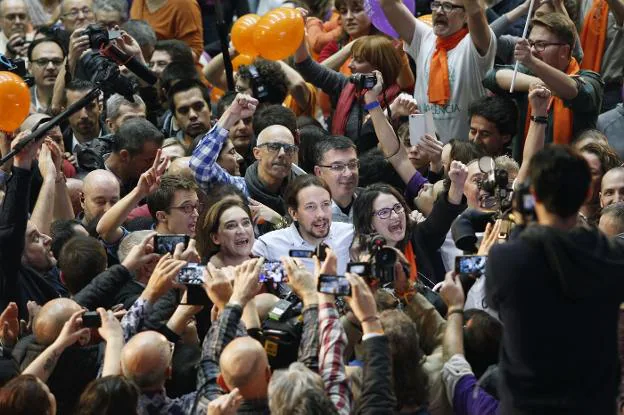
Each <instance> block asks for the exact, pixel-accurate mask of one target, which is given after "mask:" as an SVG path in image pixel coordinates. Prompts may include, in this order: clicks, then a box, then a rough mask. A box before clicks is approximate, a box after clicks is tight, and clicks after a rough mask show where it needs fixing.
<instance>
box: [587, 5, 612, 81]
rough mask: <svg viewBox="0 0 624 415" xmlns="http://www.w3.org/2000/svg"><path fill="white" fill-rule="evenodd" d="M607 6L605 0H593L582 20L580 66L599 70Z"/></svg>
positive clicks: (605, 28)
mask: <svg viewBox="0 0 624 415" xmlns="http://www.w3.org/2000/svg"><path fill="white" fill-rule="evenodd" d="M608 21H609V6H608V5H607V2H606V0H594V2H593V3H592V6H591V8H590V9H589V12H587V15H586V16H585V21H584V22H583V30H582V31H581V46H583V54H584V55H583V62H582V63H581V68H583V69H588V70H590V71H594V72H600V67H601V65H602V56H603V55H604V49H605V42H606V40H607V25H608Z"/></svg>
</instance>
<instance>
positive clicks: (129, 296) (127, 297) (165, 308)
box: [113, 280, 201, 338]
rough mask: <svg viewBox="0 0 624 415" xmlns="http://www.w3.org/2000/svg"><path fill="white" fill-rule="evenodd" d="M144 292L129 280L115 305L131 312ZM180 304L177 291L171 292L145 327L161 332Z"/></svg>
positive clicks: (149, 317) (121, 290) (157, 305)
mask: <svg viewBox="0 0 624 415" xmlns="http://www.w3.org/2000/svg"><path fill="white" fill-rule="evenodd" d="M142 292H143V287H142V286H141V285H140V284H139V283H137V282H136V281H134V280H128V281H127V282H126V283H125V284H124V285H123V286H122V287H121V288H120V289H119V291H118V292H117V294H116V296H115V298H114V301H113V303H114V304H123V305H124V308H125V309H126V310H130V307H132V304H134V302H135V301H136V299H137V298H139V296H140V295H141V293H142ZM178 303H179V299H178V294H177V292H176V291H175V290H170V291H169V292H167V293H166V294H165V295H163V296H162V297H160V298H159V299H158V300H157V301H156V303H155V304H154V307H153V308H152V312H151V313H150V314H149V315H148V316H147V318H146V319H145V323H144V325H145V327H146V328H147V329H148V330H159V329H160V327H161V326H162V325H163V322H164V323H166V322H167V321H168V320H169V318H170V317H171V316H172V315H173V312H174V311H175V309H176V307H177V306H178ZM200 338H201V337H200Z"/></svg>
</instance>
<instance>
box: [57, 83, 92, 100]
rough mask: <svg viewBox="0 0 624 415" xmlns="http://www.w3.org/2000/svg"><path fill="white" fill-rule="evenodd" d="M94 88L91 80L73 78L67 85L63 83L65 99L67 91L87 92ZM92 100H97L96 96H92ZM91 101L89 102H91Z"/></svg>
mask: <svg viewBox="0 0 624 415" xmlns="http://www.w3.org/2000/svg"><path fill="white" fill-rule="evenodd" d="M93 88H95V84H94V83H93V82H91V81H87V80H85V79H80V78H74V79H72V80H71V81H69V83H67V85H65V90H64V91H65V92H64V94H65V100H67V92H69V91H72V92H88V91H91V90H92V89H93ZM93 101H97V98H94V99H93ZM93 101H91V102H93Z"/></svg>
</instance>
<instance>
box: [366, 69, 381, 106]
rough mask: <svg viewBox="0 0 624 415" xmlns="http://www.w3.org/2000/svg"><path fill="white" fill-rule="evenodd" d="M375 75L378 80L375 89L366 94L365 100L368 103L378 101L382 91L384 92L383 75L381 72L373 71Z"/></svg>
mask: <svg viewBox="0 0 624 415" xmlns="http://www.w3.org/2000/svg"><path fill="white" fill-rule="evenodd" d="M373 75H375V77H376V78H377V83H376V84H375V86H374V87H372V88H371V89H369V90H368V91H366V93H365V94H364V99H365V100H366V102H373V101H377V97H378V96H379V94H381V91H383V87H384V79H383V76H382V75H381V72H379V71H373Z"/></svg>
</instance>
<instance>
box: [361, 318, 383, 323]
mask: <svg viewBox="0 0 624 415" xmlns="http://www.w3.org/2000/svg"><path fill="white" fill-rule="evenodd" d="M375 320H379V316H370V317H366V318H365V319H362V321H361V323H362V324H364V323H370V322H371V321H375Z"/></svg>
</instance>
